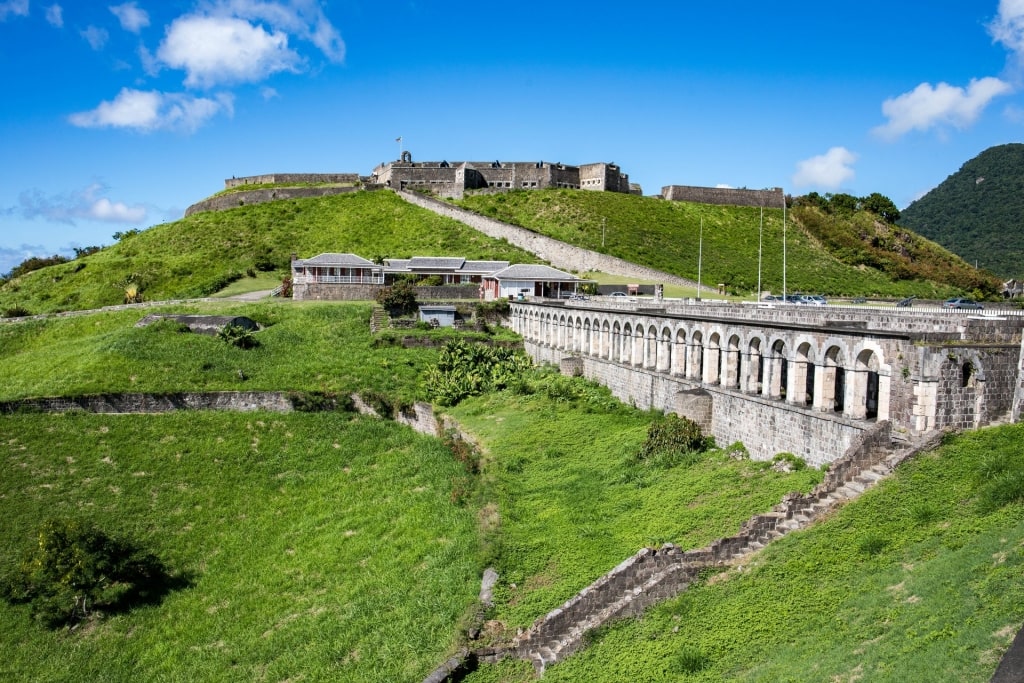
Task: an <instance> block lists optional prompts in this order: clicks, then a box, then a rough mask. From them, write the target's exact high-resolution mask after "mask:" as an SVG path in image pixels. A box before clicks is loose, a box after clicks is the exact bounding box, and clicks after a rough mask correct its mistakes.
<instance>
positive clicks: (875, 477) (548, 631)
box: [473, 422, 942, 675]
mask: <svg viewBox="0 0 1024 683" xmlns="http://www.w3.org/2000/svg"><path fill="white" fill-rule="evenodd" d="M941 436H942V435H941V433H936V434H933V435H931V436H930V437H929V438H928V439H927V440H926V441H924V442H921V443H918V444H903V445H894V444H893V443H892V441H891V438H890V430H889V423H887V422H882V423H879V424H877V425H875V426H874V427H873V428H872V429H871V430H869V431H868V432H865V434H863V435H862V436H861V438H860V439H859V440H858V442H857V443H855V444H853V445H851V447H850V448H849V449H848V450H847V452H846V454H844V456H843V457H842V458H840V459H838V460H836V461H835V462H834V463H833V464H832V467H831V468H830V470H829V472H828V473H827V474H826V476H825V479H824V481H822V483H821V484H819V485H818V486H816V487H815V488H814V490H812V491H811V492H810V493H807V494H801V493H789V494H787V495H786V496H784V497H783V499H782V501H781V502H780V503H779V504H778V505H776V506H775V507H774V508H772V509H771V510H770V511H769V512H767V513H764V514H760V515H755V516H754V517H752V518H750V519H749V520H747V521H746V522H745V523H744V524H743V525H742V526H741V527H740V530H739V532H738V533H737V534H736V535H735V536H730V537H728V538H722V539H719V540H717V541H715V542H713V543H711V544H710V545H708V546H706V547H704V548H700V549H696V550H687V551H683V550H681V549H680V548H677V547H675V546H673V545H671V544H669V545H665V546H663V547H661V548H658V549H653V548H644V549H642V550H640V552H638V553H637V554H636V555H634V556H633V557H630V558H629V559H627V560H625V561H624V562H622V563H621V564H619V566H617V567H615V568H614V569H613V570H611V571H610V572H608V573H607V574H605V575H604V576H602V577H601V578H600V579H598V580H597V581H595V582H594V583H593V584H591V585H590V586H588V587H587V588H584V589H583V590H582V591H580V593H579V594H578V595H576V596H575V597H574V598H572V599H570V600H569V601H568V602H566V603H565V604H563V605H562V606H561V607H558V608H556V609H554V610H552V611H551V612H549V613H548V614H546V615H545V616H543V617H541V618H540V619H538V620H537V621H536V622H534V624H533V625H532V626H531V627H530V628H529V629H528V630H526V631H525V632H523V633H521V634H519V635H517V636H516V638H515V639H514V640H513V641H512V642H511V643H510V644H508V645H506V646H503V647H497V648H485V649H479V650H476V651H474V652H473V656H474V657H475V658H476V659H477V660H479V661H491V662H493V661H497V660H499V659H501V658H503V657H509V656H511V657H516V658H519V659H524V660H527V661H530V662H532V664H533V666H534V669H535V670H536V672H537V673H538V675H542V674H543V673H544V670H545V668H546V667H547V666H548V665H549V664H553V663H556V662H559V661H562V660H563V659H565V658H566V657H568V656H569V655H571V654H572V653H573V652H575V651H577V650H579V649H581V648H582V647H584V646H585V644H586V634H587V633H588V632H589V631H592V630H593V629H595V628H597V627H599V626H601V625H602V624H605V623H607V622H608V621H610V620H613V619H617V618H621V617H629V616H637V615H639V614H641V613H643V611H644V610H646V609H647V608H648V607H650V606H651V605H653V604H655V603H658V602H660V601H662V600H666V599H668V598H671V597H674V596H676V595H678V594H679V593H681V592H682V591H684V590H686V588H687V587H688V586H689V585H690V584H691V583H692V582H693V581H694V580H695V579H697V578H698V577H699V576H700V575H701V572H702V571H704V570H706V569H709V568H721V567H726V566H729V565H731V564H736V563H738V562H740V561H741V560H743V559H745V558H747V557H748V556H749V555H751V554H753V553H756V552H757V551H759V550H761V549H762V548H764V547H765V546H766V545H768V544H769V543H771V542H772V541H774V540H775V539H777V538H781V537H782V536H785V535H786V534H788V533H791V532H793V531H797V530H800V529H804V528H806V527H808V526H810V525H811V524H813V523H814V522H815V521H817V520H818V519H820V518H821V517H823V516H825V515H827V514H829V513H831V512H832V511H833V510H835V509H836V508H837V507H839V506H841V505H842V504H844V503H845V502H847V501H849V500H852V499H854V498H856V497H857V496H859V495H860V494H861V493H863V492H864V491H866V490H867V489H869V488H871V487H872V486H874V485H875V484H876V483H878V482H879V481H881V480H882V479H884V478H885V477H886V476H888V475H889V474H890V473H891V472H892V471H893V469H895V467H896V466H897V465H899V464H900V463H901V462H903V461H904V460H906V459H907V458H909V457H911V456H912V455H914V454H916V453H917V452H920V451H921V450H926V449H929V448H933V447H934V446H936V445H938V442H939V440H941Z"/></svg>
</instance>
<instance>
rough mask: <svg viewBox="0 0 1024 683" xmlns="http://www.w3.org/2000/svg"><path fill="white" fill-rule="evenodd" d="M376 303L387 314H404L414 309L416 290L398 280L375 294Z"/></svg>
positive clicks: (405, 282) (406, 282) (405, 281)
mask: <svg viewBox="0 0 1024 683" xmlns="http://www.w3.org/2000/svg"><path fill="white" fill-rule="evenodd" d="M377 303H379V304H380V305H381V306H383V307H384V308H386V309H388V311H389V312H395V313H406V312H408V311H411V310H412V309H413V308H415V307H416V290H414V289H413V286H412V284H410V283H409V282H408V281H407V280H399V281H398V282H396V283H395V284H394V285H392V286H390V287H384V288H383V289H381V290H380V291H379V292H377Z"/></svg>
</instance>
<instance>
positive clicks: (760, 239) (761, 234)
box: [754, 204, 764, 301]
mask: <svg viewBox="0 0 1024 683" xmlns="http://www.w3.org/2000/svg"><path fill="white" fill-rule="evenodd" d="M763 243H764V205H763V204H762V205H761V226H760V227H759V228H758V229H757V291H756V292H754V301H760V300H761V246H762V244H763Z"/></svg>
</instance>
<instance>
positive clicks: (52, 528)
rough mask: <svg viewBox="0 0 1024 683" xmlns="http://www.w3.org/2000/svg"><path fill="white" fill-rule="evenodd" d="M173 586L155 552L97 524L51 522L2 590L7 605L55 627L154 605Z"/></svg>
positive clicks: (43, 526) (44, 523) (56, 520)
mask: <svg viewBox="0 0 1024 683" xmlns="http://www.w3.org/2000/svg"><path fill="white" fill-rule="evenodd" d="M171 583H172V581H171V577H170V576H169V575H168V573H167V571H166V569H165V568H164V566H163V564H161V562H160V561H159V560H158V559H157V558H156V556H154V555H152V554H151V553H145V552H143V551H142V550H140V549H139V548H137V547H135V546H134V545H133V544H131V543H128V542H127V541H123V540H119V539H115V538H112V537H110V536H108V535H107V534H106V533H104V532H103V531H100V530H99V529H97V528H95V527H93V526H90V525H87V524H83V523H81V522H78V521H74V520H67V519H50V520H47V521H45V522H43V524H42V525H41V526H40V527H39V530H38V532H37V540H36V543H35V544H34V547H33V548H32V549H31V550H29V551H28V552H26V553H25V556H24V558H23V560H22V562H21V563H20V564H19V566H18V568H17V569H16V570H15V572H14V573H13V574H12V575H11V576H8V577H5V578H4V580H3V581H2V582H0V591H2V593H3V597H4V598H5V599H6V600H8V601H9V602H12V603H29V605H30V606H31V609H32V615H33V617H34V618H35V619H36V620H38V621H39V622H40V623H42V624H44V625H46V626H48V627H51V628H53V627H59V626H63V625H70V624H74V623H77V622H79V621H82V620H83V619H86V618H88V617H90V616H92V615H94V614H97V613H102V612H105V611H106V612H117V611H124V610H126V609H128V608H130V607H131V606H133V605H135V604H140V603H147V602H152V601H154V600H155V599H158V598H159V597H161V596H162V595H163V594H164V593H166V592H167V590H169V589H170V588H171V587H172V586H171Z"/></svg>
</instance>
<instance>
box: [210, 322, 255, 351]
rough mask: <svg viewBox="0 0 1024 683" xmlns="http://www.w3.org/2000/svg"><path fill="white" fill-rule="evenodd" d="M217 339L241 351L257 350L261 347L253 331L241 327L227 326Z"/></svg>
mask: <svg viewBox="0 0 1024 683" xmlns="http://www.w3.org/2000/svg"><path fill="white" fill-rule="evenodd" d="M217 337H218V338H219V339H220V340H221V341H223V342H225V343H227V344H230V345H231V346H236V347H238V348H240V349H255V348H256V347H257V346H259V345H260V341H259V340H258V339H257V338H256V337H255V335H254V334H253V331H252V330H249V329H246V328H244V327H242V326H241V325H225V326H224V327H223V328H221V331H220V332H218V333H217Z"/></svg>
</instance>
